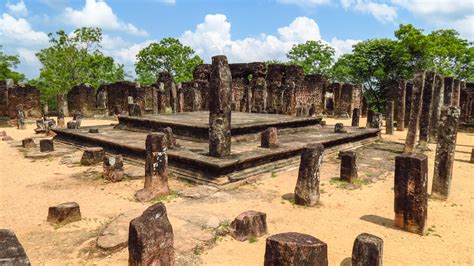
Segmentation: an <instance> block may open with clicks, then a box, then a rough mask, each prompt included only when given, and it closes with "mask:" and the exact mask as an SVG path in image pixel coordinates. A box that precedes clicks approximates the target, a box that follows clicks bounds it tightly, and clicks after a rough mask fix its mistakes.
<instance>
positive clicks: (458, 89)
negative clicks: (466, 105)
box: [452, 79, 461, 106]
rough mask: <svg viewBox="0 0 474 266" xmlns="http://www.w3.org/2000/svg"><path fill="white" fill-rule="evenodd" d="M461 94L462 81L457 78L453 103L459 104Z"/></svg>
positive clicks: (454, 104)
mask: <svg viewBox="0 0 474 266" xmlns="http://www.w3.org/2000/svg"><path fill="white" fill-rule="evenodd" d="M460 96H461V81H460V80H459V79H455V80H454V81H453V99H452V105H453V106H459V102H460Z"/></svg>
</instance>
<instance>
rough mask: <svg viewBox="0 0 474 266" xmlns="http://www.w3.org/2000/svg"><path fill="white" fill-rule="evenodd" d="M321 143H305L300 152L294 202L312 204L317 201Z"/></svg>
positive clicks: (321, 155) (321, 151)
mask: <svg viewBox="0 0 474 266" xmlns="http://www.w3.org/2000/svg"><path fill="white" fill-rule="evenodd" d="M323 152H324V146H323V145H322V144H310V145H306V146H305V147H304V148H303V151H302V152H301V160H300V167H299V172H298V181H297V182H296V187H295V204H298V205H305V206H314V205H316V204H317V203H318V202H319V181H320V168H321V163H322V161H323Z"/></svg>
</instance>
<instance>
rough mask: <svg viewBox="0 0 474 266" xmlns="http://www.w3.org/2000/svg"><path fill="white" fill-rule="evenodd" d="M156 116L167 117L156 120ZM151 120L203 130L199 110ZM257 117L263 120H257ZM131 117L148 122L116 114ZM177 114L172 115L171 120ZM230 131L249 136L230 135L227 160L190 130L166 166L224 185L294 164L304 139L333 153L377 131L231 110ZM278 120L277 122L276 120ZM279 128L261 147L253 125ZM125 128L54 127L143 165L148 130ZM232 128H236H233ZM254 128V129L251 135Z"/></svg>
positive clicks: (60, 136)
mask: <svg viewBox="0 0 474 266" xmlns="http://www.w3.org/2000/svg"><path fill="white" fill-rule="evenodd" d="M157 117H166V118H167V119H166V120H160V119H158V118H157ZM157 117H155V118H153V121H156V123H157V124H158V123H161V124H162V125H165V124H166V125H167V126H171V127H172V128H173V131H174V132H176V131H179V130H177V129H176V125H178V124H180V125H183V130H185V129H186V128H189V129H190V130H191V131H192V130H195V129H196V128H199V130H204V129H207V127H206V126H207V122H205V121H204V113H202V112H199V113H198V114H196V116H194V117H201V119H200V120H199V119H195V120H191V121H189V122H187V121H186V119H185V118H186V117H190V115H189V114H188V115H182V114H177V115H163V116H157ZM259 117H261V118H262V121H261V122H260V121H258V119H257V118H259ZM124 118H125V120H126V119H128V121H133V123H138V121H145V120H146V119H148V120H152V119H150V118H148V117H143V118H138V119H137V118H133V120H132V119H131V118H130V117H126V116H121V117H120V123H126V122H124ZM174 118H176V119H174ZM232 119H233V121H232V123H233V124H232V126H233V128H232V130H233V132H234V128H235V129H239V130H241V129H243V128H246V129H248V131H247V132H250V133H248V134H241V135H237V137H236V138H233V139H232V155H231V156H229V157H226V158H215V157H211V156H209V155H208V153H209V150H208V148H209V147H208V142H207V140H203V139H195V138H190V137H189V135H190V134H192V133H190V132H186V131H184V133H183V134H177V135H176V139H177V142H178V144H179V147H177V148H174V149H169V150H168V158H169V164H170V169H171V171H172V172H174V173H175V174H176V175H177V176H178V177H181V178H185V179H190V180H193V181H195V182H198V183H207V184H214V185H227V184H230V183H233V182H237V181H241V180H245V179H246V178H248V177H251V176H255V175H258V174H260V173H265V172H271V171H278V169H282V168H287V167H291V166H298V160H299V154H300V152H301V150H302V148H303V147H304V146H305V145H306V144H309V143H322V144H323V145H324V146H325V149H326V152H331V151H334V152H337V151H339V150H340V149H344V148H349V147H354V146H360V145H362V144H365V143H369V142H371V141H373V140H375V139H377V138H378V134H379V131H380V130H379V129H366V128H357V127H347V131H348V132H347V133H342V134H341V133H334V126H320V125H311V123H316V122H318V121H319V119H317V120H316V119H314V118H313V119H311V118H296V117H289V116H281V115H267V114H258V115H257V114H247V113H232ZM279 119H281V124H280V123H278V121H279ZM295 121H296V122H301V121H305V122H308V123H310V125H306V126H299V127H297V126H295V124H293V127H291V126H290V125H291V123H293V122H295ZM275 125H276V126H278V125H279V126H280V128H282V129H279V131H278V134H279V136H278V138H279V140H280V144H281V145H280V146H279V147H277V148H272V149H266V148H261V147H260V137H259V132H258V131H257V128H267V127H268V126H275ZM128 127H129V126H124V125H123V124H122V125H119V126H117V125H110V126H95V127H94V128H98V129H99V133H89V128H90V127H82V128H80V129H54V130H53V131H54V132H55V133H56V134H57V136H56V137H55V140H56V141H61V142H66V143H70V144H76V145H79V146H100V147H103V148H104V149H105V150H106V151H107V152H110V153H120V154H122V155H123V156H125V157H126V158H128V159H129V160H134V161H138V162H140V163H143V161H144V158H145V139H146V135H147V134H148V132H150V131H152V130H151V129H155V128H149V129H148V130H146V131H147V132H144V131H145V128H147V127H146V126H144V125H141V126H140V127H139V128H138V129H137V128H133V129H134V130H124V129H125V128H128ZM237 132H239V131H238V130H237ZM254 132H255V133H254Z"/></svg>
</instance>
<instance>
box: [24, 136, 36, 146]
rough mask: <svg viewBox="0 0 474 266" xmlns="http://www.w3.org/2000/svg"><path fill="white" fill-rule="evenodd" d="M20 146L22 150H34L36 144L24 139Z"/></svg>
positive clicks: (31, 140) (30, 139)
mask: <svg viewBox="0 0 474 266" xmlns="http://www.w3.org/2000/svg"><path fill="white" fill-rule="evenodd" d="M21 146H22V147H23V148H35V147H36V143H35V141H34V140H33V139H32V138H26V139H24V140H22V141H21Z"/></svg>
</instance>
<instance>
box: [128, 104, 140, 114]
mask: <svg viewBox="0 0 474 266" xmlns="http://www.w3.org/2000/svg"><path fill="white" fill-rule="evenodd" d="M128 115H129V116H142V110H141V108H140V105H138V104H137V103H131V104H129V105H128Z"/></svg>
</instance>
